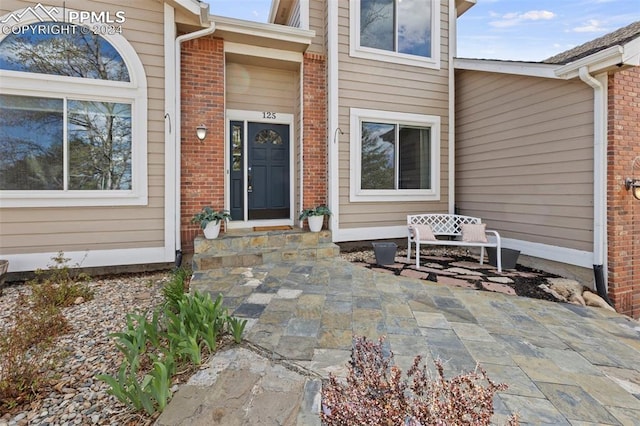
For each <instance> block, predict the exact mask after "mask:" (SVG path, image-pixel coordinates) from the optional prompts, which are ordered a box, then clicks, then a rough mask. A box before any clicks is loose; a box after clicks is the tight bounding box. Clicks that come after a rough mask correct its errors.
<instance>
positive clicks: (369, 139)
mask: <svg viewBox="0 0 640 426" xmlns="http://www.w3.org/2000/svg"><path fill="white" fill-rule="evenodd" d="M395 128H396V126H395V125H393V124H383V123H367V122H363V123H362V159H361V164H362V173H361V182H360V185H361V186H360V187H361V188H362V189H395V183H394V181H395V178H394V174H395V144H396V137H395V136H396V131H395Z"/></svg>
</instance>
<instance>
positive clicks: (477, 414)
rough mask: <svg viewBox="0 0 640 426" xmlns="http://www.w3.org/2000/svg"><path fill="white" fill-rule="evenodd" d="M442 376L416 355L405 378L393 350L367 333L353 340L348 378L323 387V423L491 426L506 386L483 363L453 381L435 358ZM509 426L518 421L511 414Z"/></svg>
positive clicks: (331, 378) (343, 425) (329, 425)
mask: <svg viewBox="0 0 640 426" xmlns="http://www.w3.org/2000/svg"><path fill="white" fill-rule="evenodd" d="M435 365H436V369H437V376H436V377H432V375H431V374H430V372H429V371H428V370H427V368H426V366H425V365H421V357H420V356H417V357H416V358H415V359H414V362H413V365H412V367H411V368H410V369H409V370H408V372H407V379H403V377H402V371H401V370H400V368H398V367H397V366H396V365H394V362H393V352H391V351H388V350H386V349H385V348H384V347H383V339H380V340H379V341H378V343H375V342H372V341H369V340H367V339H366V338H364V337H356V338H355V339H354V345H353V349H352V351H351V362H350V366H349V372H348V375H347V378H346V383H345V382H340V381H338V379H337V378H336V377H335V376H334V375H333V374H331V373H330V374H329V380H328V383H326V384H325V385H323V386H322V411H321V413H320V416H321V419H322V421H323V424H325V425H327V426H337V425H340V426H356V425H363V424H367V425H406V426H423V425H469V426H471V425H489V424H491V417H492V415H493V398H494V395H495V393H496V392H497V391H503V390H505V389H506V388H507V385H506V384H496V383H494V382H493V381H491V379H489V377H488V376H487V373H486V372H485V371H484V370H483V369H482V368H480V367H478V368H476V371H475V372H472V373H467V374H461V375H458V376H455V377H453V378H451V379H447V378H445V376H444V369H443V367H442V363H441V362H440V361H435ZM508 424H509V425H517V424H518V419H517V417H516V416H512V417H511V418H510V419H509V420H508Z"/></svg>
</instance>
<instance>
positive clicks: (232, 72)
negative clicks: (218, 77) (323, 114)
mask: <svg viewBox="0 0 640 426" xmlns="http://www.w3.org/2000/svg"><path fill="white" fill-rule="evenodd" d="M297 76H298V73H297V72H295V71H288V70H281V69H274V68H263V67H257V66H254V65H246V64H238V63H227V70H226V77H225V78H226V104H227V108H228V109H240V110H251V111H274V112H281V113H288V114H293V113H294V112H295V111H294V108H295V102H296V99H297V98H298V95H297V93H296V91H297V89H296V88H297V87H298V86H297V83H296V81H297V78H298V77H297Z"/></svg>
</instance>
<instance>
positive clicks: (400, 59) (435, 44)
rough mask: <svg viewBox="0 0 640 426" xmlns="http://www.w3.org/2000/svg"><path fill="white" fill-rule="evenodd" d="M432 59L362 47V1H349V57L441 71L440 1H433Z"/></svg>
mask: <svg viewBox="0 0 640 426" xmlns="http://www.w3.org/2000/svg"><path fill="white" fill-rule="evenodd" d="M431 12H432V13H431V57H430V58H425V57H421V56H415V55H409V54H406V53H397V52H390V51H388V50H382V49H374V48H371V47H363V46H360V0H349V28H350V37H349V39H350V42H349V56H351V57H354V58H363V59H371V60H374V61H383V62H393V63H394V64H404V65H411V66H415V67H422V68H432V69H440V1H439V0H431Z"/></svg>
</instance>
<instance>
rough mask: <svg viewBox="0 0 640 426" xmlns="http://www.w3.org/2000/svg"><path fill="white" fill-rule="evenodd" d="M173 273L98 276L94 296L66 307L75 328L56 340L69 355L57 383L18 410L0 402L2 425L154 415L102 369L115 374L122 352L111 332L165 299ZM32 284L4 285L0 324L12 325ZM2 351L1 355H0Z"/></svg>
mask: <svg viewBox="0 0 640 426" xmlns="http://www.w3.org/2000/svg"><path fill="white" fill-rule="evenodd" d="M169 277H170V273H169V272H155V273H146V274H135V275H131V274H130V275H122V276H118V277H110V278H104V279H101V278H97V279H94V280H92V281H90V282H89V283H88V285H89V286H90V287H91V288H92V289H93V290H94V292H95V295H94V299H93V300H90V301H86V302H84V303H81V304H79V305H75V306H71V307H69V308H64V309H63V313H64V315H65V317H66V318H67V320H68V322H69V324H70V326H71V328H72V331H71V332H70V333H68V334H65V335H63V336H61V337H60V338H58V339H56V342H55V344H54V347H53V349H52V352H53V353H55V354H57V355H60V354H63V355H65V356H66V357H65V358H64V360H63V362H61V363H59V366H57V367H55V369H54V370H53V373H54V375H55V379H54V381H53V386H52V387H51V388H49V389H47V390H45V391H44V392H43V393H41V394H40V395H39V397H38V398H36V399H35V400H34V401H33V402H32V403H31V404H30V405H29V406H27V407H22V408H21V410H20V411H18V412H12V413H6V412H3V411H2V410H4V409H3V408H2V407H0V426H14V425H20V426H22V425H51V426H53V425H61V426H70V425H125V424H128V425H144V424H149V423H151V421H152V419H150V418H147V417H145V416H142V415H134V414H132V413H131V411H130V410H128V409H127V407H126V406H125V405H124V404H122V403H120V402H119V401H118V400H117V399H116V398H115V397H113V396H111V395H109V394H107V389H108V386H107V385H106V384H105V383H104V382H102V381H100V380H97V379H96V378H95V376H96V375H97V374H101V373H107V374H111V375H114V374H116V373H117V371H118V367H119V366H120V363H121V355H120V352H119V351H118V349H117V348H116V346H115V344H114V341H113V339H112V338H110V337H109V334H110V333H114V332H119V331H122V330H123V329H124V327H125V325H126V314H127V313H131V312H138V313H145V314H146V313H150V312H152V311H153V310H154V309H155V308H156V307H158V306H159V305H160V304H161V303H162V301H163V299H162V292H161V289H162V287H163V285H164V283H166V282H167V280H168V279H169ZM28 293H30V288H29V286H28V285H14V286H9V287H6V288H4V290H3V293H2V295H1V296H0V306H1V307H2V309H0V328H7V327H9V326H10V324H11V316H10V315H11V312H12V311H13V308H14V306H15V305H16V303H17V300H18V296H19V295H20V294H28ZM0 356H1V354H0Z"/></svg>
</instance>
